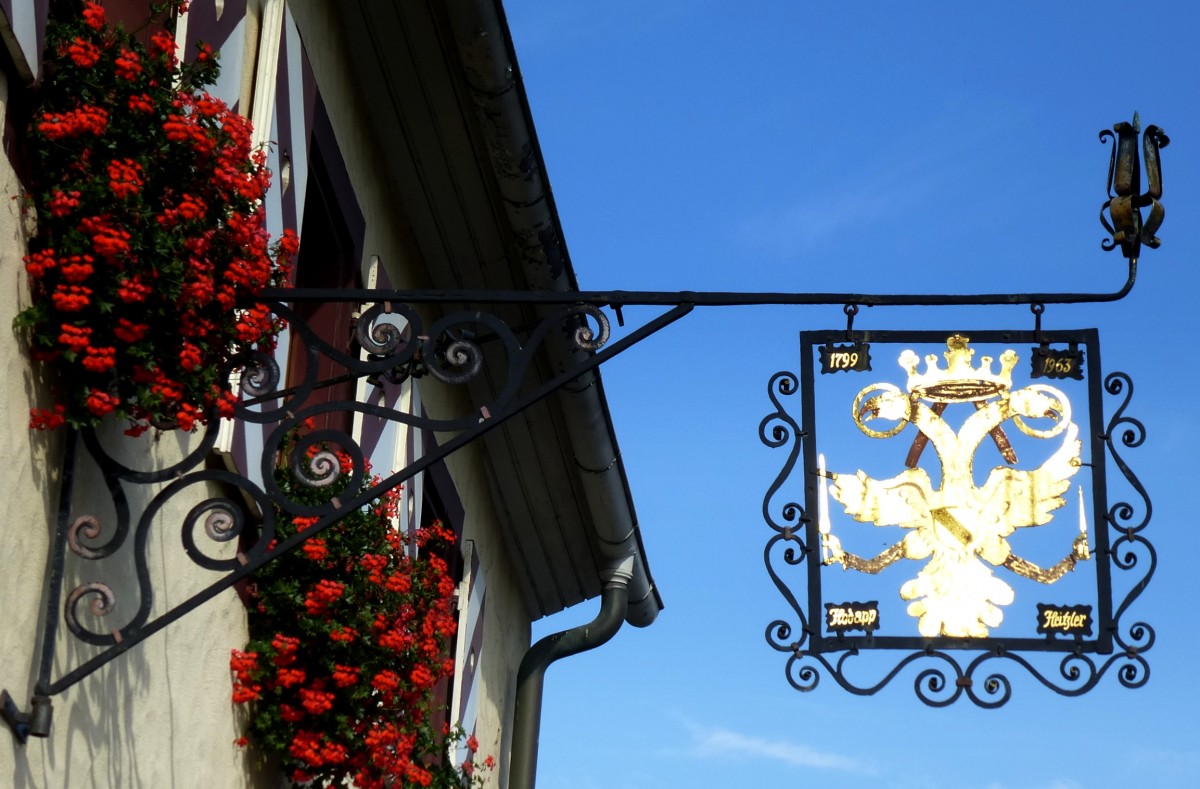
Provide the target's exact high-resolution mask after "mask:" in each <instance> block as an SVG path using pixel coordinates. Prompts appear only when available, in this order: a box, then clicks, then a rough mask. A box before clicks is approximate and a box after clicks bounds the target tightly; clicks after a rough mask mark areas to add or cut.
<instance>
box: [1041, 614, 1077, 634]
mask: <svg viewBox="0 0 1200 789" xmlns="http://www.w3.org/2000/svg"><path fill="white" fill-rule="evenodd" d="M1087 623H1088V615H1087V614H1081V613H1079V612H1077V611H1055V610H1053V609H1047V610H1045V611H1043V612H1042V629H1043V630H1061V631H1063V632H1064V633H1067V632H1070V631H1072V630H1082V629H1084V628H1085V627H1087Z"/></svg>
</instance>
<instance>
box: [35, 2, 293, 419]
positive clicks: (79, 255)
mask: <svg viewBox="0 0 1200 789" xmlns="http://www.w3.org/2000/svg"><path fill="white" fill-rule="evenodd" d="M150 7H151V12H152V17H151V23H152V24H155V25H161V27H159V29H158V31H157V32H155V33H154V34H153V35H152V36H150V39H149V44H148V46H143V45H142V44H141V43H140V42H139V41H138V40H137V39H136V38H135V37H134V35H133V34H132V33H130V32H128V31H126V30H124V29H123V28H121V27H119V26H112V25H110V24H108V22H107V21H106V19H105V16H104V9H103V8H102V7H101V6H99V5H97V4H94V3H87V4H85V6H84V10H83V13H82V15H81V16H80V17H78V18H74V19H67V20H57V21H53V22H52V23H51V24H50V26H49V27H48V29H47V32H46V50H47V55H46V62H45V78H44V81H43V83H42V85H41V86H40V88H39V91H38V98H39V102H40V104H39V109H38V111H37V113H36V114H35V116H34V119H33V126H32V129H31V130H30V133H29V142H30V145H31V148H32V151H31V153H32V158H33V162H34V167H33V168H31V171H32V173H33V176H32V178H33V183H32V184H31V187H32V189H31V204H32V210H33V211H34V212H35V213H36V218H37V233H36V235H35V237H34V238H32V239H31V240H30V243H29V254H28V255H27V256H26V258H25V269H26V271H27V272H28V275H29V285H30V292H31V294H32V305H31V306H29V307H28V308H26V309H25V310H23V311H22V312H21V313H20V314H19V315H18V316H17V318H16V321H15V324H16V326H17V328H18V329H20V330H22V331H23V332H25V335H26V337H27V339H28V343H29V347H30V349H31V354H32V357H33V358H34V359H35V360H36V361H39V362H43V363H46V364H49V365H52V366H53V369H54V373H55V374H54V382H53V385H52V391H53V397H54V402H52V403H51V404H50V405H49V406H47V407H42V408H34V409H33V410H32V412H31V419H30V426H31V427H33V428H37V429H52V428H56V427H59V426H61V425H63V424H70V425H72V426H76V427H80V426H93V425H96V424H98V423H99V421H100V420H101V419H103V418H105V417H109V416H116V417H120V418H122V419H126V420H128V421H129V422H130V428H129V430H128V431H127V432H129V433H131V434H135V435H136V434H138V433H140V432H142V431H144V430H145V429H146V428H147V427H149V426H151V425H153V426H155V427H159V428H173V427H177V428H179V429H182V430H188V431H190V430H193V429H195V427H196V426H197V425H199V424H203V423H205V422H207V421H208V420H210V419H212V418H214V417H216V416H229V415H231V414H232V412H233V404H234V402H235V396H234V394H233V393H232V392H231V391H230V388H229V384H228V379H229V375H230V373H231V372H232V368H233V366H234V364H235V361H234V360H235V359H236V358H238V356H239V355H240V354H244V353H246V352H248V351H250V350H252V349H258V350H270V349H271V348H273V347H274V343H275V337H276V335H277V334H278V333H279V332H280V331H281V330H282V328H283V323H282V321H280V320H279V319H278V318H276V317H275V316H274V315H272V314H271V312H270V311H269V310H268V309H267V307H266V306H264V305H261V304H259V305H253V306H245V305H248V304H250V303H251V302H252V299H253V297H254V296H255V295H256V294H258V293H259V292H260V291H261V290H262V289H263V288H265V287H271V286H278V285H283V284H285V282H286V280H287V273H288V267H289V261H290V258H291V257H292V256H293V255H294V254H295V253H296V251H297V249H298V246H299V242H298V239H297V238H296V236H295V235H294V234H293V233H291V232H285V233H284V235H283V237H282V238H281V239H280V240H279V241H278V243H276V244H275V245H273V246H272V245H271V243H270V239H269V238H268V234H267V232H266V229H265V217H264V213H263V207H262V198H263V195H264V194H265V192H266V190H267V187H268V186H269V183H270V172H269V171H268V170H267V168H266V164H265V161H266V154H265V152H264V151H263V150H261V149H259V150H253V149H252V146H251V128H250V123H249V121H248V120H246V119H245V118H243V117H242V116H241V115H238V114H237V113H235V112H233V111H232V110H230V109H229V108H228V107H227V106H226V105H225V104H224V103H223V102H222V101H220V100H218V99H216V98H214V97H213V96H211V95H209V93H208V92H207V91H206V90H205V87H206V86H209V85H212V84H213V83H214V82H215V80H216V78H217V74H218V65H217V57H216V53H214V52H213V51H212V49H211V48H209V47H208V46H207V45H204V44H201V45H199V48H198V51H197V53H196V55H195V58H194V60H193V61H192V62H190V63H187V64H184V63H180V62H179V61H178V59H177V57H176V53H175V35H174V30H175V19H176V16H177V15H178V14H179V13H182V12H183V10H184V8H185V7H186V2H183V1H182V0H168V1H167V2H158V3H152V4H151V6H150Z"/></svg>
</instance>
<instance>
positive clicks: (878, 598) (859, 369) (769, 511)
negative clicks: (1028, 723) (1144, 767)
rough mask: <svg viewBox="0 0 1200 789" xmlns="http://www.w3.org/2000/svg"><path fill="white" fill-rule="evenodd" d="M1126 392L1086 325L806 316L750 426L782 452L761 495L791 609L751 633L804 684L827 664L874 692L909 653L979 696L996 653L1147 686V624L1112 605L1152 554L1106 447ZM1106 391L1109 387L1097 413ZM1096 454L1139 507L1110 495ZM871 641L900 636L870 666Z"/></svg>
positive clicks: (885, 642)
mask: <svg viewBox="0 0 1200 789" xmlns="http://www.w3.org/2000/svg"><path fill="white" fill-rule="evenodd" d="M872 359H873V364H872V361H871V360H872ZM797 393H799V395H800V399H801V404H800V412H801V416H800V419H799V420H796V419H795V418H794V416H793V415H792V412H791V411H789V409H788V408H787V407H785V400H786V398H788V397H790V396H794V395H796V394H797ZM1131 394H1132V382H1131V381H1130V379H1129V378H1128V376H1126V375H1124V374H1122V373H1113V374H1111V375H1109V376H1108V377H1107V378H1103V377H1102V373H1101V371H1100V353H1099V346H1098V337H1097V333H1096V332H1095V331H1094V330H1081V331H1070V332H1042V331H1035V332H1018V331H1011V332H996V331H987V332H956V331H944V332H867V333H856V336H854V337H850V338H848V337H847V335H846V333H845V332H836V331H829V332H803V333H802V334H801V366H800V375H799V378H798V379H797V376H795V375H794V374H792V373H779V374H777V375H776V376H775V377H774V378H773V379H772V381H771V386H770V396H771V398H772V400H773V401H774V403H775V405H776V407H777V410H776V412H775V413H773V414H771V415H769V416H768V417H767V418H766V419H764V420H763V423H762V426H761V431H760V432H761V436H762V439H763V441H764V442H765V443H767V444H768V445H769V446H772V447H779V448H783V447H788V448H790V450H791V451H790V453H789V458H788V461H787V463H786V464H785V467H784V469H783V470H782V472H781V473H780V475H779V476H778V478H777V479H776V481H775V484H774V485H772V487H771V489H770V490H769V491H768V493H767V497H766V500H765V502H764V515H765V516H766V519H767V522H768V525H769V526H770V527H771V528H772V530H773V532H774V534H773V535H772V536H771V538H770V540H769V542H768V544H767V551H766V561H767V567H768V571H769V573H770V575H771V578H772V580H773V581H774V582H775V584H776V585H777V586H778V587H779V589H780V591H781V592H782V593H783V595H784V598H785V599H786V600H787V601H788V603H789V604H790V605H791V607H792V609H793V614H794V616H795V617H796V618H797V619H798V622H795V623H793V622H791V621H788V620H783V619H781V620H777V621H775V622H772V623H771V625H770V626H769V628H768V631H767V640H768V642H769V643H770V644H771V645H772V646H773V647H774V648H775V649H777V650H779V651H781V652H785V653H787V654H789V659H788V664H787V675H788V679H789V681H790V682H791V683H792V684H793V685H794V686H795V687H796V688H797V689H799V690H811V689H813V688H814V687H816V685H817V684H818V682H819V681H820V678H821V675H822V669H824V672H826V673H828V674H829V675H830V676H832V677H833V678H834V679H835V680H836V681H837V683H838V684H840V685H842V686H843V687H845V688H846V689H848V690H850V691H852V692H854V693H859V694H871V693H874V692H876V691H878V690H879V689H881V688H882V687H883V686H885V685H886V684H888V682H890V681H891V679H893V678H894V677H895V676H897V675H898V674H899V673H900V672H901V670H902V669H903V668H905V667H906V666H908V665H909V664H910V663H914V662H918V661H924V662H925V663H928V665H926V666H925V667H924V669H923V670H921V671H920V672H919V673H918V676H917V679H916V691H917V694H918V696H919V697H920V698H921V699H922V700H923V701H925V702H926V703H929V704H933V705H939V706H940V705H944V704H948V703H951V702H952V701H954V700H955V699H957V698H959V697H960V696H961V695H963V694H964V693H965V694H966V695H967V696H969V697H970V698H971V699H972V700H973V701H974V702H975V703H976V704H979V705H980V706H985V707H994V706H999V705H1001V704H1003V703H1005V702H1006V701H1007V700H1008V698H1009V696H1010V695H1011V692H1012V688H1011V682H1010V680H1009V679H1008V678H1007V677H1006V676H1004V675H1003V674H1002V673H1000V672H999V671H995V670H993V669H994V668H998V666H997V664H996V663H995V662H994V661H998V660H1009V661H1013V662H1016V663H1018V664H1020V665H1023V666H1024V667H1025V668H1026V669H1028V671H1029V672H1030V673H1031V674H1032V675H1033V676H1034V677H1035V678H1037V679H1038V680H1040V681H1041V682H1042V683H1043V684H1045V685H1047V686H1048V687H1050V688H1052V689H1054V690H1056V691H1058V692H1059V693H1063V694H1066V695H1078V694H1081V693H1084V692H1086V691H1087V690H1089V689H1090V688H1091V687H1093V686H1094V685H1095V684H1096V683H1097V682H1098V681H1099V680H1100V678H1101V677H1102V676H1103V675H1104V674H1105V673H1106V672H1107V671H1108V669H1109V668H1111V667H1112V666H1113V665H1114V664H1119V668H1118V672H1117V674H1118V680H1119V681H1120V682H1121V683H1122V684H1124V685H1127V686H1138V685H1141V684H1143V683H1144V682H1145V681H1146V679H1147V677H1148V673H1149V670H1148V666H1147V664H1146V662H1145V658H1144V657H1143V654H1142V653H1144V652H1145V651H1146V650H1148V649H1149V648H1150V646H1151V645H1152V643H1153V639H1154V635H1153V630H1152V629H1151V628H1150V627H1149V626H1148V625H1146V624H1144V623H1141V622H1139V623H1136V624H1133V625H1132V626H1129V627H1123V626H1122V623H1121V621H1120V619H1121V617H1122V615H1124V614H1125V613H1126V610H1127V608H1128V607H1129V606H1130V604H1131V603H1132V602H1133V600H1134V599H1135V598H1136V597H1137V596H1138V595H1139V594H1140V592H1141V589H1142V588H1143V587H1144V585H1145V583H1146V581H1148V579H1149V577H1150V575H1151V573H1152V572H1153V567H1154V552H1153V548H1152V547H1151V546H1150V544H1149V543H1148V542H1147V541H1146V540H1145V539H1144V537H1143V536H1142V531H1143V529H1144V528H1145V527H1146V525H1147V522H1148V520H1149V501H1148V499H1146V497H1145V493H1144V490H1143V488H1142V486H1141V485H1140V483H1139V482H1138V480H1137V479H1136V477H1135V476H1134V475H1133V473H1132V472H1131V471H1130V469H1129V468H1128V466H1126V465H1125V463H1124V462H1123V460H1122V459H1121V457H1120V455H1119V454H1118V453H1117V449H1116V447H1115V446H1114V436H1115V434H1117V432H1118V431H1120V434H1119V436H1118V437H1117V440H1118V441H1119V443H1121V444H1122V445H1123V446H1125V447H1134V446H1137V445H1138V444H1140V443H1141V441H1142V439H1143V437H1144V430H1143V428H1142V425H1141V424H1140V423H1139V422H1137V421H1136V420H1134V419H1132V418H1130V417H1127V416H1125V409H1126V406H1127V405H1128V400H1129V396H1130V395H1131ZM1105 395H1110V396H1118V397H1123V398H1124V399H1123V401H1122V402H1120V403H1119V405H1118V407H1117V408H1116V409H1115V411H1114V413H1113V416H1112V418H1111V420H1110V421H1109V423H1108V424H1107V426H1106V425H1105V424H1104V410H1105V409H1104V402H1103V400H1104V398H1105ZM1110 459H1111V462H1112V464H1113V465H1115V467H1116V468H1117V469H1118V470H1119V471H1120V473H1121V475H1122V477H1123V478H1124V481H1125V482H1124V484H1125V485H1126V486H1127V487H1129V488H1131V489H1132V490H1133V491H1134V492H1135V493H1136V494H1137V495H1138V496H1139V497H1140V499H1141V500H1140V502H1139V503H1138V504H1137V505H1136V506H1135V505H1132V504H1129V503H1126V502H1123V501H1121V502H1116V503H1110V502H1109V498H1108V485H1107V475H1106V472H1107V469H1108V466H1109V462H1110ZM797 465H799V466H800V467H801V468H802V469H803V475H802V478H801V479H802V480H803V483H802V484H801V485H799V486H797V484H796V483H797V482H799V480H797V479H795V478H794V477H795V475H794V470H795V468H796V467H797ZM794 487H800V489H801V490H800V494H801V495H800V496H799V497H789V495H788V492H787V491H788V490H790V489H791V488H794ZM1139 513H1145V514H1144V515H1140V514H1139ZM870 650H900V651H902V652H906V653H907V654H905V655H904V656H903V657H902V658H901V660H900V662H899V664H898V665H894V666H886V665H885V666H883V667H882V668H881V667H880V665H879V663H878V661H874V662H872V661H871V660H868V659H865V658H863V657H860V656H861V655H862V654H863V653H865V652H867V651H870ZM1035 653H1052V654H1051V656H1050V657H1049V658H1048V660H1049V661H1050V667H1049V668H1047V667H1046V666H1045V665H1043V664H1042V663H1039V662H1038V660H1037V659H1035ZM1053 653H1059V656H1058V658H1057V666H1055V665H1054V662H1055V660H1056V658H1054V657H1053ZM872 671H874V672H875V676H874V677H872V676H871V672H872ZM860 677H866V680H865V681H864V680H862V679H860ZM980 677H982V681H981V682H980V684H979V685H978V686H976V683H975V680H976V679H977V678H980Z"/></svg>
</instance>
